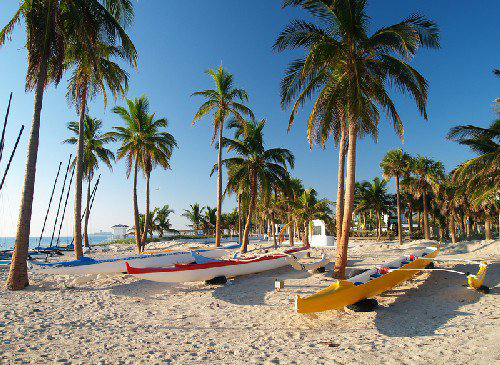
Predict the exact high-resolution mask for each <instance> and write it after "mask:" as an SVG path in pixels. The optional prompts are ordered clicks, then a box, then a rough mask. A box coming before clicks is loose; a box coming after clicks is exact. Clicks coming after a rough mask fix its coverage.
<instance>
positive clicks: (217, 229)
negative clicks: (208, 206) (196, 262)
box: [215, 123, 224, 247]
mask: <svg viewBox="0 0 500 365" xmlns="http://www.w3.org/2000/svg"><path fill="white" fill-rule="evenodd" d="M223 127H224V123H221V125H220V126H219V156H218V160H217V166H218V169H217V221H216V223H215V246H216V247H219V246H220V235H221V231H220V217H221V209H222V163H221V162H222V130H223Z"/></svg>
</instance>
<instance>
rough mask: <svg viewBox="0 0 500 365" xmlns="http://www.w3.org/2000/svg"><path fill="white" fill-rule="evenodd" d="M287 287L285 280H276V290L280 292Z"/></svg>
mask: <svg viewBox="0 0 500 365" xmlns="http://www.w3.org/2000/svg"><path fill="white" fill-rule="evenodd" d="M284 287H285V281H284V280H278V279H276V280H274V289H275V290H276V291H280V290H281V289H283V288H284Z"/></svg>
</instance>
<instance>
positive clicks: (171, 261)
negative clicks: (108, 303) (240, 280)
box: [32, 248, 229, 275]
mask: <svg viewBox="0 0 500 365" xmlns="http://www.w3.org/2000/svg"><path fill="white" fill-rule="evenodd" d="M228 252H229V250H228V249H224V248H222V249H214V250H206V251H202V253H203V256H206V257H210V258H214V259H216V258H219V257H222V256H224V255H226V254H227V253H228ZM192 261H193V257H192V256H191V252H169V253H164V254H156V255H136V256H124V257H119V258H115V259H110V260H95V262H93V263H89V264H80V265H78V264H76V265H74V266H58V265H57V263H55V264H54V265H50V266H49V265H47V266H44V265H39V264H37V263H36V262H32V264H33V265H32V269H34V270H36V271H37V272H39V273H44V274H56V275H88V274H117V273H126V272H127V267H126V265H125V263H126V262H128V263H130V264H133V266H135V267H139V268H147V267H167V266H172V265H175V264H187V263H190V262H192Z"/></svg>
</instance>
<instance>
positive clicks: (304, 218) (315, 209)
mask: <svg viewBox="0 0 500 365" xmlns="http://www.w3.org/2000/svg"><path fill="white" fill-rule="evenodd" d="M286 203H287V204H288V205H290V207H291V208H292V215H293V216H295V217H296V218H297V219H298V221H299V222H300V225H302V226H303V227H304V241H303V243H304V246H309V225H310V224H311V221H312V220H313V219H323V220H329V219H330V217H329V215H330V214H331V213H332V211H331V209H330V207H329V206H330V205H331V204H332V202H330V201H329V200H326V199H321V200H318V194H317V193H316V190H314V189H306V190H304V192H303V193H302V194H301V195H300V196H299V197H298V199H297V200H288V201H286Z"/></svg>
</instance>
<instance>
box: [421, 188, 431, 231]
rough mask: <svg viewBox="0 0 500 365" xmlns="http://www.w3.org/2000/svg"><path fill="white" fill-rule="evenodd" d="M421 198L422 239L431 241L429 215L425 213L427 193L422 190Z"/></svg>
mask: <svg viewBox="0 0 500 365" xmlns="http://www.w3.org/2000/svg"><path fill="white" fill-rule="evenodd" d="M422 198H423V199H424V237H425V239H426V240H430V239H431V232H430V229H429V214H428V213H427V212H428V211H427V192H426V191H425V190H424V193H423V194H422Z"/></svg>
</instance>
